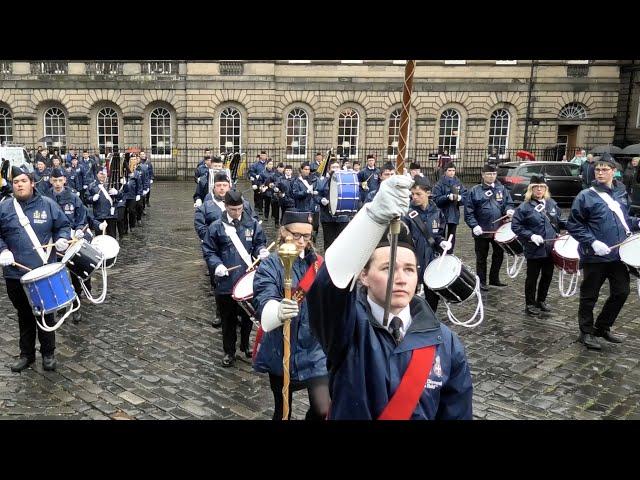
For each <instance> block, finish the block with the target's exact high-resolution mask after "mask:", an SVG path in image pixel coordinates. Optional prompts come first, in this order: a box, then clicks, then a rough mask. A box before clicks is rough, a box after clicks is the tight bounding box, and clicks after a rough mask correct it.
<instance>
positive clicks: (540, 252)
mask: <svg viewBox="0 0 640 480" xmlns="http://www.w3.org/2000/svg"><path fill="white" fill-rule="evenodd" d="M564 228H566V225H565V220H564V219H563V218H562V211H561V210H560V208H558V204H557V203H556V202H555V200H553V199H552V198H551V196H550V195H549V188H548V187H547V183H546V182H545V180H544V177H540V176H537V175H534V176H532V177H531V181H530V183H529V186H528V187H527V192H526V193H525V195H524V202H522V203H521V204H520V205H519V206H518V208H516V211H515V213H514V214H513V219H512V222H511V230H513V233H515V234H516V235H517V236H518V240H520V242H521V243H522V245H523V246H524V256H525V258H526V259H527V277H526V280H525V282H524V298H525V313H526V314H527V315H530V316H534V317H535V316H538V315H540V312H550V311H551V308H549V305H548V304H547V302H546V301H545V300H546V299H547V293H548V291H549V285H551V279H552V277H553V267H554V264H553V258H552V257H551V250H552V249H553V242H551V241H550V240H553V239H554V238H556V237H557V236H558V233H560V229H564ZM538 277H539V278H540V282H538ZM536 283H537V288H536ZM536 290H537V295H536Z"/></svg>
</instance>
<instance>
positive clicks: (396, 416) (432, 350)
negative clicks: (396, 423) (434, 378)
mask: <svg viewBox="0 0 640 480" xmlns="http://www.w3.org/2000/svg"><path fill="white" fill-rule="evenodd" d="M435 354H436V347H435V345H431V346H428V347H422V348H418V349H416V350H414V351H413V354H412V355H411V361H410V362H409V366H408V367H407V370H406V371H405V372H404V375H403V376H402V380H401V381H400V385H398V388H397V390H396V391H395V393H394V394H393V397H391V400H389V403H388V404H387V406H386V407H385V408H384V411H383V412H382V413H381V414H380V416H379V417H378V420H409V419H410V418H411V414H412V413H413V412H414V410H415V409H416V406H417V405H418V401H419V400H420V395H422V390H423V389H424V386H425V383H426V382H427V378H429V373H430V372H431V365H433V357H434V356H435Z"/></svg>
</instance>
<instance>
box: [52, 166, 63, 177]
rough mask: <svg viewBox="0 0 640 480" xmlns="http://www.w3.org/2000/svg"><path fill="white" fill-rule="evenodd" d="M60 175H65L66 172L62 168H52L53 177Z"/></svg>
mask: <svg viewBox="0 0 640 480" xmlns="http://www.w3.org/2000/svg"><path fill="white" fill-rule="evenodd" d="M60 177H64V172H63V171H62V169H61V168H54V169H53V170H51V178H60Z"/></svg>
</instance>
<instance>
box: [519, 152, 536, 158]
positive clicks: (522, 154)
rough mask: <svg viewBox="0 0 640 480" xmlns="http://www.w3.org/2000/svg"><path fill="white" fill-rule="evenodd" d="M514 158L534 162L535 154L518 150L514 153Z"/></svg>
mask: <svg viewBox="0 0 640 480" xmlns="http://www.w3.org/2000/svg"><path fill="white" fill-rule="evenodd" d="M516 157H518V158H524V159H525V160H535V159H536V156H535V154H533V153H531V152H527V151H526V150H518V151H517V152H516Z"/></svg>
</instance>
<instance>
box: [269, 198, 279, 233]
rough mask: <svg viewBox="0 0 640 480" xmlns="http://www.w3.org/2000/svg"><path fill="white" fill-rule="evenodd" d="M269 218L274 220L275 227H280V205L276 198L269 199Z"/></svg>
mask: <svg viewBox="0 0 640 480" xmlns="http://www.w3.org/2000/svg"><path fill="white" fill-rule="evenodd" d="M271 216H272V217H273V219H274V220H275V223H276V226H277V225H280V203H279V202H278V199H277V198H272V199H271Z"/></svg>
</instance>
